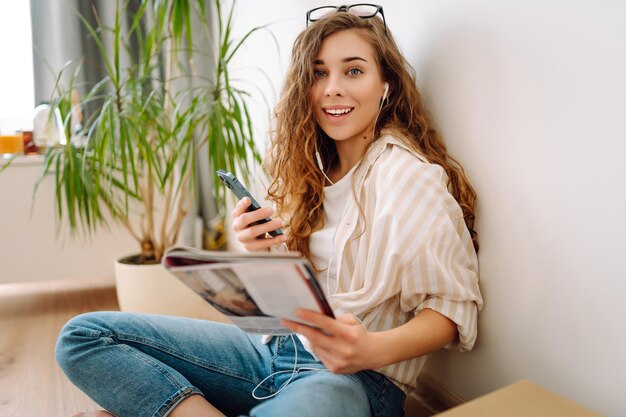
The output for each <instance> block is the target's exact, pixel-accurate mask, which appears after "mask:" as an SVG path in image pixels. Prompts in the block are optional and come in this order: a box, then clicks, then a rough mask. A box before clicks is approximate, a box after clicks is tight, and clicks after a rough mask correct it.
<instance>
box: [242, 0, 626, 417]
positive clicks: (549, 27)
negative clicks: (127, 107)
mask: <svg viewBox="0 0 626 417" xmlns="http://www.w3.org/2000/svg"><path fill="white" fill-rule="evenodd" d="M262 4H263V6H262V7H260V6H259V5H260V3H258V2H254V1H252V0H245V1H239V2H238V3H237V10H238V11H237V14H236V19H237V20H236V23H237V25H238V26H237V28H238V29H239V30H244V29H245V28H249V27H251V26H254V25H260V24H265V23H268V22H278V23H276V24H275V25H273V26H272V31H273V32H274V34H275V35H276V37H277V38H278V41H279V43H280V45H281V54H282V56H281V59H278V58H275V56H276V55H275V52H274V49H272V47H270V45H271V44H272V40H271V37H269V36H267V35H263V36H259V37H257V38H256V40H253V43H251V44H250V46H249V47H248V48H247V49H245V50H244V51H243V52H244V54H245V55H246V56H245V57H241V59H240V61H239V62H240V63H241V65H242V66H254V65H257V66H261V67H263V68H264V69H265V70H266V71H267V72H268V74H269V76H270V77H271V78H273V79H274V80H275V83H276V88H278V86H279V85H280V81H279V80H281V79H282V76H283V75H284V71H285V66H286V63H287V61H288V58H289V54H290V46H291V43H292V42H293V40H294V38H295V36H296V34H297V32H298V31H300V30H301V29H302V28H303V27H304V15H305V11H306V10H307V9H309V8H312V7H314V6H315V5H320V4H328V3H327V2H326V1H323V2H320V1H316V2H314V1H292V2H284V1H277V0H272V1H270V0H266V1H264V2H263V3H262ZM383 6H384V7H385V14H386V17H387V22H388V24H389V27H390V28H391V29H392V30H393V31H394V33H395V35H396V38H397V40H398V42H399V44H400V46H401V48H402V49H403V51H404V52H405V54H406V56H407V57H408V58H409V60H410V62H411V63H412V65H413V66H414V67H415V69H416V71H417V73H418V82H419V85H420V88H421V90H422V92H423V95H424V97H425V100H426V102H427V104H428V106H429V108H430V109H431V112H432V114H433V116H434V119H435V120H436V122H437V123H438V125H439V127H440V130H441V131H442V133H443V135H444V137H445V139H446V141H447V143H448V145H449V148H450V150H451V152H452V154H453V155H454V156H456V157H457V158H458V159H459V160H460V161H461V162H462V163H463V165H464V166H465V168H466V170H467V172H468V174H469V176H470V178H471V180H472V181H473V183H474V185H475V187H476V189H477V192H478V195H479V201H478V231H479V237H480V242H481V251H480V254H479V257H480V265H481V278H482V281H481V286H482V290H483V294H484V297H485V302H486V304H485V309H484V310H483V312H482V314H481V316H480V337H479V342H478V345H477V347H476V349H475V350H474V351H473V352H470V353H465V354H457V353H451V352H442V353H440V354H436V355H433V357H432V358H431V359H430V361H429V364H428V365H427V370H428V372H429V373H431V374H432V375H434V376H435V377H437V378H438V379H440V380H441V381H442V382H443V383H444V384H446V385H447V386H448V387H450V388H451V389H452V390H453V391H455V392H457V393H459V394H460V395H462V396H464V397H465V398H467V399H471V398H474V397H476V396H478V395H481V394H484V393H486V392H488V391H490V390H493V389H495V388H498V387H500V386H503V385H505V384H508V383H511V382H513V381H515V380H518V379H521V378H529V379H531V380H532V381H534V382H536V383H539V384H541V385H543V386H545V387H547V388H549V389H552V390H554V391H556V392H557V393H560V394H562V395H565V396H567V397H569V398H572V399H574V400H576V401H578V402H580V403H582V404H584V405H586V406H588V407H590V408H592V409H594V410H596V411H598V412H601V413H603V414H605V415H607V416H615V417H617V416H622V415H624V414H626V396H624V395H623V391H624V387H625V386H626V359H625V358H624V353H626V331H625V329H626V302H625V301H624V294H626V272H624V271H625V268H624V263H623V259H624V256H623V252H624V249H626V245H625V244H624V236H626V221H625V220H624V218H623V213H626V185H625V181H626V168H625V166H626V164H624V163H623V162H622V159H623V155H624V154H625V153H626V134H625V133H626V131H625V130H626V129H625V128H624V125H623V122H622V120H623V118H624V116H625V115H626V114H625V113H626V80H625V78H626V25H625V24H624V21H626V3H624V2H618V1H609V0H604V1H595V2H589V1H582V0H569V1H565V0H553V1H550V2H546V1H538V0H528V1H524V2H517V1H512V0H502V1H499V2H495V1H487V0H471V1H467V0H465V1H460V0H458V1H454V0H437V1H434V0H430V1H421V2H414V1H410V0H405V1H387V2H385V3H383ZM255 42H256V43H255ZM248 74H249V75H248V77H250V79H251V80H255V81H253V82H256V83H257V84H259V85H264V83H265V81H264V79H263V78H262V77H258V76H256V75H254V74H252V72H248ZM255 114H256V115H257V117H258V118H259V119H258V120H257V121H256V124H257V126H266V124H265V125H263V123H265V121H266V114H264V113H263V111H262V110H259V111H258V112H257V113H255ZM620 116H621V117H620ZM263 129H265V127H260V128H259V130H260V131H261V132H262V131H263Z"/></svg>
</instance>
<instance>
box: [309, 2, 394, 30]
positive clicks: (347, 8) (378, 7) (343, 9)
mask: <svg viewBox="0 0 626 417" xmlns="http://www.w3.org/2000/svg"><path fill="white" fill-rule="evenodd" d="M357 6H370V7H375V8H376V11H375V12H374V13H373V14H372V15H371V16H358V15H355V16H358V17H360V18H363V19H371V18H373V17H376V15H377V14H379V13H380V17H382V18H383V25H384V27H385V35H386V34H387V21H386V20H385V13H384V12H383V6H381V5H379V4H372V3H356V4H350V5H347V4H344V5H341V6H321V7H316V8H314V9H311V10H309V11H308V12H306V26H307V27H308V26H309V23H311V22H317V21H318V20H322V19H324V18H322V19H311V13H313V12H315V11H316V10H321V9H332V8H334V9H335V10H336V13H339V12H346V13H350V9H351V8H353V7H357Z"/></svg>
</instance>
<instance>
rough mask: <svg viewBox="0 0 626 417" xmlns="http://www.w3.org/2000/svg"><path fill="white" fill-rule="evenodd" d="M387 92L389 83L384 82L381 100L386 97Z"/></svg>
mask: <svg viewBox="0 0 626 417" xmlns="http://www.w3.org/2000/svg"><path fill="white" fill-rule="evenodd" d="M388 92H389V83H385V87H384V89H383V98H382V99H381V100H384V99H386V98H387V93H388Z"/></svg>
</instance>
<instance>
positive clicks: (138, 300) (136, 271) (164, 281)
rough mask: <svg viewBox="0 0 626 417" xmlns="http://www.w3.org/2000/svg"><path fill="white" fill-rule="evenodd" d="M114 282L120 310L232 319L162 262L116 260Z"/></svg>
mask: <svg viewBox="0 0 626 417" xmlns="http://www.w3.org/2000/svg"><path fill="white" fill-rule="evenodd" d="M115 285H116V290H117V300H118V303H119V305H120V310H121V311H126V312H135V313H149V314H166V315H171V316H181V317H191V318H199V319H205V320H213V321H221V322H229V321H228V319H226V318H225V317H224V316H223V315H222V314H221V313H219V312H218V311H217V310H215V309H214V308H213V307H211V306H210V305H209V304H207V303H206V302H205V301H204V300H203V299H202V298H201V297H200V296H199V295H197V294H196V293H194V292H193V291H192V290H191V289H189V288H188V287H187V286H186V285H185V284H183V283H182V282H180V281H179V280H178V279H177V278H176V277H175V276H174V275H172V274H171V273H169V272H168V271H166V270H165V268H164V267H163V266H162V265H160V264H157V265H129V264H125V263H121V262H120V260H117V261H116V262H115Z"/></svg>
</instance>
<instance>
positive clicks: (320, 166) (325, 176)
mask: <svg viewBox="0 0 626 417" xmlns="http://www.w3.org/2000/svg"><path fill="white" fill-rule="evenodd" d="M387 93H389V83H388V82H385V84H384V86H383V96H382V97H381V99H380V106H379V107H378V112H377V113H376V120H375V121H374V129H375V128H376V122H377V121H378V116H379V115H380V111H381V110H382V108H383V104H384V103H385V99H386V98H387ZM372 136H374V131H373V130H372ZM315 159H316V160H317V166H318V167H319V168H320V171H322V175H324V178H326V180H327V181H328V182H329V183H330V185H334V184H335V183H334V182H332V181H331V180H330V178H328V176H327V175H326V172H325V171H324V164H323V163H322V157H321V156H320V153H319V151H318V150H317V142H315Z"/></svg>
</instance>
